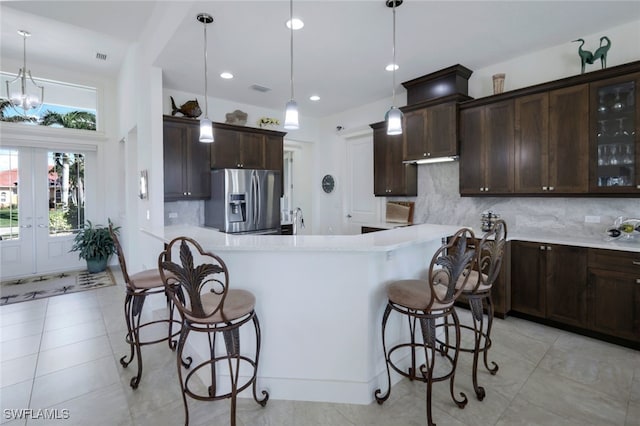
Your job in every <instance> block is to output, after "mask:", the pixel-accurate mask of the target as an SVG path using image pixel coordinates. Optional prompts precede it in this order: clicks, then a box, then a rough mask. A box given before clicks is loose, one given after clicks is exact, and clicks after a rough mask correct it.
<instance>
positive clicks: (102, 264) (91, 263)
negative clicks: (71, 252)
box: [86, 257, 109, 274]
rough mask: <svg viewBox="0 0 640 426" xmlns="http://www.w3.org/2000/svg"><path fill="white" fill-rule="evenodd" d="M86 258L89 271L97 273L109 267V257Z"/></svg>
mask: <svg viewBox="0 0 640 426" xmlns="http://www.w3.org/2000/svg"><path fill="white" fill-rule="evenodd" d="M86 260H87V270H89V273H91V274H95V273H97V272H102V271H104V270H105V269H107V260H109V258H108V257H96V258H93V259H86Z"/></svg>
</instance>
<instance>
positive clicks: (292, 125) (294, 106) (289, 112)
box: [284, 0, 300, 130]
mask: <svg viewBox="0 0 640 426" xmlns="http://www.w3.org/2000/svg"><path fill="white" fill-rule="evenodd" d="M289 19H290V22H291V25H290V34H291V43H290V48H291V49H290V52H289V53H290V57H289V58H290V60H291V74H290V82H291V99H290V100H289V102H287V106H286V108H285V111H284V128H285V129H287V130H296V129H298V128H299V127H300V125H299V124H298V103H297V102H296V101H295V100H294V98H293V0H289Z"/></svg>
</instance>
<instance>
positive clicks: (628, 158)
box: [622, 143, 633, 164]
mask: <svg viewBox="0 0 640 426" xmlns="http://www.w3.org/2000/svg"><path fill="white" fill-rule="evenodd" d="M622 164H633V145H632V144H630V143H628V144H626V148H625V152H624V156H623V157H622Z"/></svg>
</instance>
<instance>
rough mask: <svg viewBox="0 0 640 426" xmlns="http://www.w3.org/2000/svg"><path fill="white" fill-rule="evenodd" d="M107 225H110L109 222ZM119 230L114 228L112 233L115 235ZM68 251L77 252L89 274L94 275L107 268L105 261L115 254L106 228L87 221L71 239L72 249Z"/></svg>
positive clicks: (111, 239)
mask: <svg viewBox="0 0 640 426" xmlns="http://www.w3.org/2000/svg"><path fill="white" fill-rule="evenodd" d="M109 224H110V225H111V220H109ZM119 229H120V227H117V228H114V231H115V232H116V233H117V232H118V230H119ZM69 251H77V252H78V257H79V258H80V259H84V260H86V261H87V269H88V270H89V272H90V273H92V274H95V273H96V272H102V271H104V270H105V269H106V268H107V261H108V260H109V257H110V256H111V255H112V254H113V253H115V252H116V246H115V242H114V241H113V238H111V234H110V233H109V228H108V227H105V226H102V225H94V224H93V223H91V221H90V220H87V223H86V224H85V226H84V227H83V228H81V229H80V230H79V231H78V233H77V234H76V236H75V238H74V239H73V247H71V250H69Z"/></svg>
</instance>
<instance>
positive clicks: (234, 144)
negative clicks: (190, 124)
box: [211, 123, 286, 170]
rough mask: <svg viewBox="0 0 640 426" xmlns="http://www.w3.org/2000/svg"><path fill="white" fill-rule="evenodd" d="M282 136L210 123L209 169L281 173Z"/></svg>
mask: <svg viewBox="0 0 640 426" xmlns="http://www.w3.org/2000/svg"><path fill="white" fill-rule="evenodd" d="M285 134H286V133H283V132H276V131H271V130H262V129H256V128H253V127H243V126H234V125H230V124H221V123H214V124H213V136H214V139H215V142H213V144H211V168H212V169H264V170H282V157H283V138H284V135H285Z"/></svg>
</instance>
